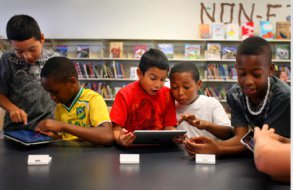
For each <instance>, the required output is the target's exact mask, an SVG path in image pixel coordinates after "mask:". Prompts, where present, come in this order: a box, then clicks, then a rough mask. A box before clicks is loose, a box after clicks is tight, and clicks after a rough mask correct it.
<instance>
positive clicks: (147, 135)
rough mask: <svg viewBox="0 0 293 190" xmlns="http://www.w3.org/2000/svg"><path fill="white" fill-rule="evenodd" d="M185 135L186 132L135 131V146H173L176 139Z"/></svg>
mask: <svg viewBox="0 0 293 190" xmlns="http://www.w3.org/2000/svg"><path fill="white" fill-rule="evenodd" d="M185 133H186V130H135V131H134V132H133V134H134V135H135V137H136V138H135V140H134V142H133V144H171V143H173V139H174V138H175V137H179V136H180V135H184V134H185Z"/></svg>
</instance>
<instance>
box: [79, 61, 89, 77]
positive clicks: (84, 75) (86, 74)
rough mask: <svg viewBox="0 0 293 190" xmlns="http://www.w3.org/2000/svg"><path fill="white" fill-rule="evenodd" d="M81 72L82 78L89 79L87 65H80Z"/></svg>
mask: <svg viewBox="0 0 293 190" xmlns="http://www.w3.org/2000/svg"><path fill="white" fill-rule="evenodd" d="M81 71H82V73H83V78H89V73H88V70H87V64H81Z"/></svg>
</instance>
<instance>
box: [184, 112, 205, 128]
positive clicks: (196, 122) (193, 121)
mask: <svg viewBox="0 0 293 190" xmlns="http://www.w3.org/2000/svg"><path fill="white" fill-rule="evenodd" d="M182 121H186V122H187V123H188V124H189V125H192V126H194V127H196V128H198V129H205V128H206V122H205V121H204V120H201V119H199V118H198V117H196V116H195V115H192V114H182V115H180V118H179V123H181V122H182Z"/></svg>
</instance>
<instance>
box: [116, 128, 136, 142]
mask: <svg viewBox="0 0 293 190" xmlns="http://www.w3.org/2000/svg"><path fill="white" fill-rule="evenodd" d="M134 139H135V135H134V134H133V133H132V132H128V131H127V129H125V128H122V129H121V131H120V135H119V139H118V143H119V144H120V145H122V146H129V145H131V144H132V143H133V141H134Z"/></svg>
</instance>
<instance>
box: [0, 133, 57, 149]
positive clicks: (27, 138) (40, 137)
mask: <svg viewBox="0 0 293 190" xmlns="http://www.w3.org/2000/svg"><path fill="white" fill-rule="evenodd" d="M4 136H5V137H7V138H10V139H12V140H16V141H18V142H23V144H27V145H29V144H38V143H46V142H51V141H53V140H54V139H53V138H52V137H49V136H47V135H44V134H41V133H37V132H35V131H33V130H15V131H5V132H4Z"/></svg>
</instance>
